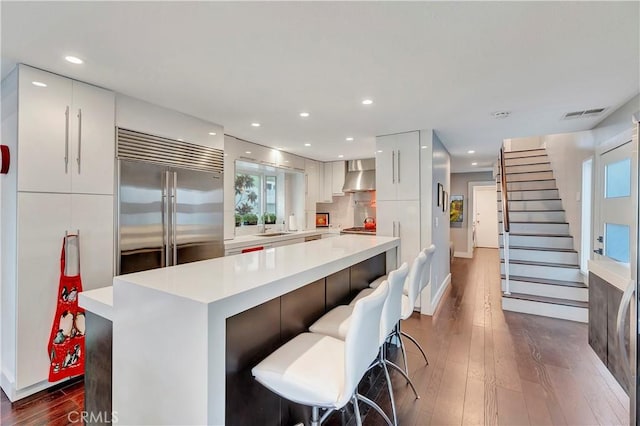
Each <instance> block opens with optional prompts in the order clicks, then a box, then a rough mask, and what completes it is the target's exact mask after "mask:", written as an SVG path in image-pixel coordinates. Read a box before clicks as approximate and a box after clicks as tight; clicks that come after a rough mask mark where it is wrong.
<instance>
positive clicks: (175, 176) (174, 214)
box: [171, 172, 178, 265]
mask: <svg viewBox="0 0 640 426" xmlns="http://www.w3.org/2000/svg"><path fill="white" fill-rule="evenodd" d="M177 195H178V172H173V188H172V193H171V228H172V229H171V247H172V249H173V263H172V264H173V265H177V264H178V240H177V237H176V234H177V232H178V226H177V223H176V222H177V219H178V217H177V216H178V200H177V198H178V196H177Z"/></svg>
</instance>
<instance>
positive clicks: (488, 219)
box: [473, 185, 498, 248]
mask: <svg viewBox="0 0 640 426" xmlns="http://www.w3.org/2000/svg"><path fill="white" fill-rule="evenodd" d="M497 205H498V199H497V192H496V187H495V185H491V186H478V187H475V188H474V195H473V207H474V208H473V210H474V219H473V220H474V227H475V234H476V247H489V248H498V211H497Z"/></svg>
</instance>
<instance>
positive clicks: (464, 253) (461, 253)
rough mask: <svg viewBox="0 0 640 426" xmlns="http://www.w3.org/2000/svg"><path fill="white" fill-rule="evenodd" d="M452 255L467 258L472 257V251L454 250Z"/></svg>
mask: <svg viewBox="0 0 640 426" xmlns="http://www.w3.org/2000/svg"><path fill="white" fill-rule="evenodd" d="M453 257H464V258H467V259H472V258H473V252H472V251H455V252H453Z"/></svg>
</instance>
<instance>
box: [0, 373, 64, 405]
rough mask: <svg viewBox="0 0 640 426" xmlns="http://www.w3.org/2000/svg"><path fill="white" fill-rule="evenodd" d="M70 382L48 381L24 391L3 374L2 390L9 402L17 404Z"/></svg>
mask: <svg viewBox="0 0 640 426" xmlns="http://www.w3.org/2000/svg"><path fill="white" fill-rule="evenodd" d="M68 380H70V379H69V378H66V379H62V380H59V381H57V382H49V381H47V380H43V381H41V382H38V383H35V384H33V385H31V386H28V387H26V388H24V389H20V390H18V389H16V387H15V382H14V381H12V380H9V378H8V377H7V376H6V374H4V372H3V373H2V375H0V387H2V390H3V391H4V393H5V394H6V395H7V398H9V401H11V402H16V401H18V400H20V399H22V398H26V397H28V396H31V395H33V394H34V393H38V392H40V391H43V390H45V389H48V388H50V387H53V386H56V385H59V384H60V383H64V382H66V381H68Z"/></svg>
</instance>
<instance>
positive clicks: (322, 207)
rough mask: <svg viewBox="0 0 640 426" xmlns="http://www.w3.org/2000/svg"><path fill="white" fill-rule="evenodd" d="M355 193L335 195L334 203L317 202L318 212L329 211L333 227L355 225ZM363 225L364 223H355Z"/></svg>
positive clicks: (330, 223) (330, 222)
mask: <svg viewBox="0 0 640 426" xmlns="http://www.w3.org/2000/svg"><path fill="white" fill-rule="evenodd" d="M352 197H353V195H351V194H349V195H344V196H335V197H333V203H318V204H316V212H318V213H329V225H330V227H332V228H351V227H353V226H354V223H353V214H354V204H353V201H352ZM355 226H362V224H359V225H355Z"/></svg>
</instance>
